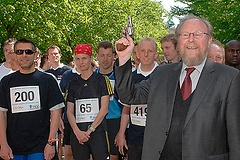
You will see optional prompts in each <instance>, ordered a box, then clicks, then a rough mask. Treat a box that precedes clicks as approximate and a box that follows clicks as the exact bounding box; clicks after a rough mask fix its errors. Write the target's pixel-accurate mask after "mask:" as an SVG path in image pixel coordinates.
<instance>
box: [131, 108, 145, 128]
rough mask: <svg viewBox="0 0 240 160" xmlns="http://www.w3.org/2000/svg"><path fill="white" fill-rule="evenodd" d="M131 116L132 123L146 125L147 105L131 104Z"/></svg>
mask: <svg viewBox="0 0 240 160" xmlns="http://www.w3.org/2000/svg"><path fill="white" fill-rule="evenodd" d="M130 116H131V122H132V124H134V125H137V126H145V125H146V117H147V105H146V104H142V105H131V110H130Z"/></svg>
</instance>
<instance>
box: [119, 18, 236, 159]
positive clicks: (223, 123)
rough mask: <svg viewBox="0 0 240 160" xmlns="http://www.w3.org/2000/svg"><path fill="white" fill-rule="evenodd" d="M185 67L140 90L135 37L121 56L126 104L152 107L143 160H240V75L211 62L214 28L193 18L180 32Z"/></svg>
mask: <svg viewBox="0 0 240 160" xmlns="http://www.w3.org/2000/svg"><path fill="white" fill-rule="evenodd" d="M176 36H177V39H178V50H179V52H180V54H181V56H182V62H179V63H173V64H169V65H162V66H160V67H158V68H156V69H155V71H154V72H153V73H152V75H151V76H150V78H149V79H148V80H146V81H142V82H141V83H140V84H138V85H134V82H133V78H132V72H131V61H130V56H131V53H132V50H133V47H134V43H133V40H132V39H131V37H129V36H126V37H123V38H121V39H120V40H118V41H116V44H118V43H121V44H124V45H127V48H126V49H125V50H123V51H117V54H118V57H119V59H118V60H117V61H116V66H115V73H116V74H115V76H116V88H117V91H118V94H119V97H120V100H121V101H122V102H123V103H126V104H137V103H147V105H148V113H147V122H146V127H145V133H144V142H143V153H142V160H150V159H151V160H157V159H160V160H207V159H215V160H220V159H221V160H239V159H240V152H239V150H240V138H239V137H240V125H239V124H240V107H239V106H240V99H239V97H240V72H239V71H238V70H237V69H234V68H232V67H228V66H226V65H221V64H219V63H213V62H211V61H210V60H208V59H207V50H208V47H209V45H210V43H211V42H212V36H213V28H212V26H211V24H210V23H209V22H208V21H207V20H205V19H202V18H199V17H196V16H193V15H189V16H187V17H185V18H184V19H182V21H181V22H180V24H179V25H178V27H177V28H176Z"/></svg>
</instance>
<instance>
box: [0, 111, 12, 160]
mask: <svg viewBox="0 0 240 160" xmlns="http://www.w3.org/2000/svg"><path fill="white" fill-rule="evenodd" d="M6 130H7V113H6V111H0V157H2V158H3V159H10V158H13V154H12V150H11V148H10V147H9V146H8V142H7V135H6Z"/></svg>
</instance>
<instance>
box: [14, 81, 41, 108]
mask: <svg viewBox="0 0 240 160" xmlns="http://www.w3.org/2000/svg"><path fill="white" fill-rule="evenodd" d="M10 99H11V108H12V113H21V112H32V111H37V110H40V109H41V106H40V94H39V86H22V87H13V88H10Z"/></svg>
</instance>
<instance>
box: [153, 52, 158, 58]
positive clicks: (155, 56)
mask: <svg viewBox="0 0 240 160" xmlns="http://www.w3.org/2000/svg"><path fill="white" fill-rule="evenodd" d="M157 57H158V51H157V52H156V53H155V55H154V59H157Z"/></svg>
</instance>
